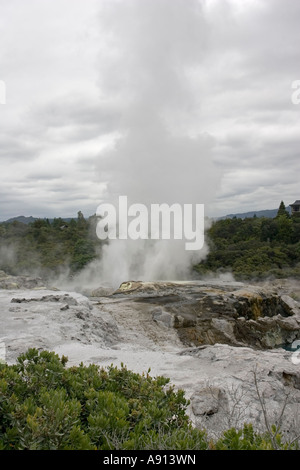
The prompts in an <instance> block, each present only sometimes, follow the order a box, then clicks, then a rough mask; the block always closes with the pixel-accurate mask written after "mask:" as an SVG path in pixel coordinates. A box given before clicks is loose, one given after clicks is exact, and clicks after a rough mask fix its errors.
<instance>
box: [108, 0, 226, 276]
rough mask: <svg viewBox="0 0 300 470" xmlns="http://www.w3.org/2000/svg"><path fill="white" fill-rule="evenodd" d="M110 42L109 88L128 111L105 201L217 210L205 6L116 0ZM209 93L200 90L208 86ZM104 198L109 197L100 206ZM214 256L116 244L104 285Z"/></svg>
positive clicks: (184, 271)
mask: <svg viewBox="0 0 300 470" xmlns="http://www.w3.org/2000/svg"><path fill="white" fill-rule="evenodd" d="M100 23H101V31H102V34H103V37H104V42H103V43H102V44H104V46H108V47H109V52H108V51H107V49H106V47H104V46H103V47H102V48H101V54H100V57H99V64H100V65H99V68H100V74H99V77H100V78H99V87H100V90H101V93H102V94H103V97H105V100H106V102H107V101H110V103H111V106H112V107H114V109H117V110H118V124H119V128H118V137H117V138H116V141H115V144H114V146H113V147H112V148H110V149H109V150H107V151H106V152H102V154H101V158H100V159H99V174H100V175H101V178H102V179H103V177H105V180H106V182H107V184H106V192H105V197H104V200H103V202H110V203H113V204H115V205H116V206H117V200H118V197H119V196H120V195H126V196H127V198H128V204H133V203H142V204H145V205H147V206H149V205H150V204H152V203H160V204H161V203H168V204H170V205H171V204H173V203H180V204H197V203H198V204H205V205H208V204H209V203H210V202H211V201H212V200H213V198H214V195H215V192H216V188H217V186H218V183H219V179H220V174H219V172H218V171H217V169H216V168H215V166H214V164H213V161H212V157H211V149H212V145H213V139H212V138H211V137H210V136H209V135H207V134H206V133H205V130H203V131H200V132H199V130H197V132H196V133H195V131H193V129H192V127H191V122H192V121H195V117H197V115H198V113H199V112H200V108H201V103H200V104H199V101H197V100H196V99H195V93H194V91H193V90H194V87H195V86H196V87H197V81H195V70H196V69H197V73H200V74H201V61H202V58H203V54H204V53H205V48H206V47H207V41H208V33H207V26H206V22H205V16H204V12H203V7H202V4H201V3H200V2H199V1H197V0H189V1H186V0H172V1H170V0H151V1H149V0H126V1H115V0H113V1H112V0H109V2H105V3H104V4H103V8H102V11H101V14H100ZM198 91H199V90H198ZM100 202H101V201H99V203H100ZM206 253H207V247H206V246H205V247H204V248H203V249H202V250H200V251H199V252H188V251H186V250H185V249H184V241H181V240H180V241H179V240H175V241H174V240H170V241H168V240H158V241H155V242H154V241H153V240H138V241H132V240H112V241H110V243H109V245H108V246H106V247H105V249H104V250H103V256H102V259H101V263H100V269H101V276H102V278H103V279H104V280H106V281H109V282H112V283H114V284H119V283H120V282H122V281H125V280H129V279H140V280H141V279H142V280H154V279H172V280H175V279H184V278H186V277H187V276H189V275H190V268H191V265H192V263H195V262H197V261H199V260H200V259H201V258H203V257H204V256H205V255H206Z"/></svg>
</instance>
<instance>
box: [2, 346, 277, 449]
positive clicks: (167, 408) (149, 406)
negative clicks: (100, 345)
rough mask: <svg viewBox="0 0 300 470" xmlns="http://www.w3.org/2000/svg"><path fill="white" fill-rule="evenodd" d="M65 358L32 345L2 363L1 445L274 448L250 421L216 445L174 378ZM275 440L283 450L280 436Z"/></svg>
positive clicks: (103, 447)
mask: <svg viewBox="0 0 300 470" xmlns="http://www.w3.org/2000/svg"><path fill="white" fill-rule="evenodd" d="M66 363H67V358H66V357H64V356H62V357H61V358H60V357H59V356H58V355H57V354H55V353H53V352H49V351H42V352H39V351H38V350H37V349H29V350H28V351H27V352H26V353H25V354H22V355H21V356H19V357H18V359H17V362H16V364H13V365H7V364H0V449H1V450H23V449H29V450H93V449H95V450H96V449H98V450H107V449H108V450H121V449H122V450H124V449H126V450H142V449H150V450H166V449H170V450H208V449H222V450H227V449H228V450H230V449H239V450H240V449H245V450H246V449H248V450H249V449H253V450H254V449H272V448H273V446H272V442H273V441H272V439H271V437H270V436H268V435H267V434H266V435H260V434H258V433H256V432H254V430H253V427H252V426H251V425H249V424H248V425H245V426H244V428H243V429H242V430H236V429H230V430H228V431H226V432H225V433H224V435H223V436H222V438H220V439H219V440H218V441H217V442H211V441H210V440H209V439H208V438H207V435H206V433H205V431H202V430H197V429H194V428H193V427H192V426H191V423H190V421H189V418H188V416H187V414H186V408H187V405H188V401H187V400H186V399H185V397H184V392H183V391H181V390H179V391H175V390H174V388H173V387H171V386H170V385H168V383H169V379H166V378H163V377H156V378H152V377H151V376H150V375H149V371H148V373H147V374H143V375H140V374H137V373H134V372H131V371H129V370H128V369H127V368H126V367H123V366H122V367H121V368H120V369H118V368H117V367H114V366H110V367H108V368H107V369H103V368H101V367H100V366H97V365H95V364H91V365H89V366H84V365H83V364H80V365H79V366H76V367H66ZM273 437H274V436H273ZM276 439H277V443H278V446H279V447H280V448H281V449H285V448H286V446H285V445H284V444H283V443H281V440H280V435H279V434H278V435H277V437H276Z"/></svg>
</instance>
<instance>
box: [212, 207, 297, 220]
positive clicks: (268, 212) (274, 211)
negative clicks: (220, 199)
mask: <svg viewBox="0 0 300 470" xmlns="http://www.w3.org/2000/svg"><path fill="white" fill-rule="evenodd" d="M286 210H287V212H289V213H290V212H291V208H290V207H286ZM277 212H278V208H277V209H265V210H261V211H250V212H241V213H237V214H227V215H225V216H223V217H218V220H223V219H233V218H234V217H236V218H237V219H246V218H251V217H254V216H256V217H268V218H270V219H273V218H274V217H276V215H277Z"/></svg>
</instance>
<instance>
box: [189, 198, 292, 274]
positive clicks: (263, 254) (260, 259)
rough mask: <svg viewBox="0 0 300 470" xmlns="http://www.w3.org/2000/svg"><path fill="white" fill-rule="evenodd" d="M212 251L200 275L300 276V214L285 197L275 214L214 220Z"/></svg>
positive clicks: (208, 237)
mask: <svg viewBox="0 0 300 470" xmlns="http://www.w3.org/2000/svg"><path fill="white" fill-rule="evenodd" d="M206 242H207V244H208V246H209V254H208V255H207V257H206V259H205V260H203V261H202V262H201V263H199V264H198V265H196V266H195V271H196V272H198V273H199V274H200V275H207V274H211V273H224V272H231V273H232V274H233V275H234V277H235V278H236V279H239V280H243V279H251V278H252V279H253V278H257V279H263V278H267V277H268V278H270V277H274V278H283V277H294V278H299V277H300V217H297V216H291V215H290V214H289V212H288V211H287V210H286V208H285V204H284V202H283V201H282V202H281V203H280V206H279V208H278V211H277V215H276V217H274V218H267V217H256V216H254V217H251V218H245V219H242V218H236V217H233V218H231V219H222V220H216V221H214V222H213V223H212V224H211V226H210V228H208V229H207V231H206Z"/></svg>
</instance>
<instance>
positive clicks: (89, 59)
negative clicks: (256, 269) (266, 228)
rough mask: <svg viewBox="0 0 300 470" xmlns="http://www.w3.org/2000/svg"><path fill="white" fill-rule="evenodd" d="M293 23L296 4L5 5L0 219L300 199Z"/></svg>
mask: <svg viewBox="0 0 300 470" xmlns="http://www.w3.org/2000/svg"><path fill="white" fill-rule="evenodd" d="M299 24H300V1H299V0H203V1H201V0H26V1H24V0H0V80H1V81H2V84H3V82H4V83H5V86H6V104H0V161H1V172H0V181H1V185H0V191H1V207H0V220H6V219H8V218H9V217H13V216H17V215H25V216H30V215H32V216H35V217H44V216H45V217H53V216H55V217H58V216H62V217H74V216H77V212H78V211H79V210H81V211H82V212H83V213H84V215H85V216H89V215H92V214H94V213H95V212H96V209H97V207H98V205H99V204H100V203H101V202H102V201H115V200H116V198H117V196H118V195H128V197H129V199H130V201H132V202H137V203H142V202H147V203H151V202H161V203H162V202H170V203H171V202H181V203H189V202H198V203H205V206H206V212H207V214H208V215H211V216H221V215H225V214H228V213H236V212H244V211H248V210H261V209H272V208H276V207H278V206H279V204H280V201H281V200H283V201H284V202H285V204H286V205H288V204H290V203H292V202H294V200H295V199H300V184H299V177H300V158H299V157H300V104H298V105H296V104H293V103H292V100H291V96H292V93H293V89H292V83H293V82H294V81H296V80H300V27H299ZM0 91H1V88H0ZM0 98H1V97H0ZM0 101H1V99H0Z"/></svg>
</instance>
